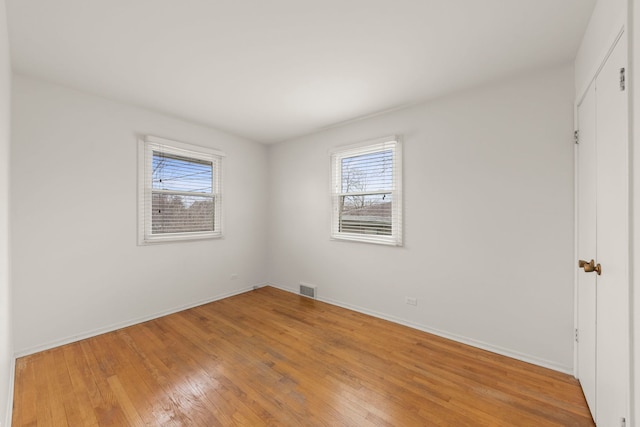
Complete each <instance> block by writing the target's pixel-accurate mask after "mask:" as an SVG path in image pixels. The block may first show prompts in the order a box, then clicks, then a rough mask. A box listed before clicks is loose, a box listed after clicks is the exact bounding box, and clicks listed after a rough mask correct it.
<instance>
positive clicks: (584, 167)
mask: <svg viewBox="0 0 640 427" xmlns="http://www.w3.org/2000/svg"><path fill="white" fill-rule="evenodd" d="M578 129H579V132H580V144H579V146H578V258H579V259H581V260H586V261H590V260H591V259H595V258H596V91H595V84H592V85H591V86H590V87H589V90H588V92H587V94H586V96H585V98H584V100H583V101H582V103H581V104H580V105H579V106H578ZM596 277H597V276H596V274H594V273H585V272H580V273H578V331H579V338H578V378H579V379H580V384H581V385H582V390H583V392H584V396H585V398H586V399H587V403H588V405H589V409H590V410H591V416H592V417H593V419H594V420H595V419H596V414H595V409H596Z"/></svg>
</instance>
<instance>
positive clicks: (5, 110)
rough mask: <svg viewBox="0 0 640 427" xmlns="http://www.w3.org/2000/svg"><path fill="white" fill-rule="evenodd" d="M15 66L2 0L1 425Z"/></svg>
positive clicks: (6, 385)
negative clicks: (10, 59) (12, 78)
mask: <svg viewBox="0 0 640 427" xmlns="http://www.w3.org/2000/svg"><path fill="white" fill-rule="evenodd" d="M10 98H11V67H10V61H9V43H8V35H7V19H6V14H5V2H4V0H0V424H2V423H3V422H5V423H6V425H8V422H9V416H10V413H11V401H10V399H11V396H12V394H13V392H12V390H11V386H12V377H13V368H12V365H13V339H12V336H11V331H12V327H11V304H10V301H11V286H10V284H9V279H10V275H9V140H10V131H9V129H10V121H11V120H10V116H11V114H10V108H11V100H10Z"/></svg>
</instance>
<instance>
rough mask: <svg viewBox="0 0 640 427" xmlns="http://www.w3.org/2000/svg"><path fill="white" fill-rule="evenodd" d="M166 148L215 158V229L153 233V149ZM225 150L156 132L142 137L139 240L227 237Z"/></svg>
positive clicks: (189, 155)
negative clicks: (223, 169) (224, 182)
mask: <svg viewBox="0 0 640 427" xmlns="http://www.w3.org/2000/svg"><path fill="white" fill-rule="evenodd" d="M154 151H156V152H158V151H159V152H162V153H167V154H170V155H177V156H182V157H187V158H192V159H196V160H204V161H207V162H211V163H212V166H213V171H212V172H213V187H212V192H211V193H206V194H207V195H211V197H213V198H214V218H215V219H214V229H213V231H196V232H183V233H166V234H152V232H151V209H152V208H151V203H152V192H153V191H154V190H153V189H152V173H151V168H152V164H153V152H154ZM224 157H225V153H224V152H222V151H219V150H214V149H211V148H205V147H200V146H197V145H193V144H186V143H184V142H178V141H173V140H170V139H165V138H160V137H157V136H152V135H145V136H142V137H141V138H139V139H138V244H139V245H150V244H157V243H168V242H178V241H187V240H200V239H217V238H221V237H223V233H222V230H223V227H222V224H223V221H222V220H223V216H222V212H223V210H222V164H223V158H224Z"/></svg>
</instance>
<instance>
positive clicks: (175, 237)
mask: <svg viewBox="0 0 640 427" xmlns="http://www.w3.org/2000/svg"><path fill="white" fill-rule="evenodd" d="M223 237H224V236H223V235H222V234H221V233H180V234H177V233H176V234H168V235H157V236H153V237H142V238H140V239H139V240H138V246H150V245H158V244H162V243H180V242H191V241H197V240H211V239H222V238H223Z"/></svg>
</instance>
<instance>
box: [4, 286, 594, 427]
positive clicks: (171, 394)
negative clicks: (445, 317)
mask: <svg viewBox="0 0 640 427" xmlns="http://www.w3.org/2000/svg"><path fill="white" fill-rule="evenodd" d="M13 425H14V426H16V427H17V426H35V425H37V426H55V427H58V426H65V425H81V426H127V425H131V426H137V425H158V426H234V425H237V426H298V425H304V426H358V427H359V426H451V425H473V426H513V425H531V426H593V422H592V420H591V417H590V414H589V410H588V409H587V406H586V403H585V400H584V396H583V395H582V392H581V390H580V387H579V384H578V382H577V381H576V380H575V379H574V378H572V377H570V376H569V375H565V374H562V373H559V372H555V371H551V370H548V369H545V368H541V367H539V366H534V365H530V364H527V363H524V362H521V361H518V360H514V359H510V358H507V357H504V356H500V355H497V354H494V353H490V352H487V351H483V350H479V349H476V348H473V347H469V346H467V345H464V344H461V343H458V342H453V341H450V340H446V339H444V338H441V337H437V336H434V335H431V334H427V333H424V332H420V331H417V330H414V329H411V328H407V327H404V326H401V325H397V324H394V323H391V322H388V321H385V320H382V319H377V318H373V317H370V316H367V315H364V314H361V313H357V312H353V311H350V310H345V309H342V308H340V307H336V306H332V305H329V304H325V303H321V302H319V301H315V300H311V299H308V298H304V297H300V296H297V295H293V294H290V293H287V292H283V291H280V290H277V289H274V288H271V287H266V288H261V289H258V290H255V291H253V292H248V293H245V294H241V295H237V296H234V297H231V298H227V299H224V300H220V301H216V302H213V303H210V304H206V305H202V306H199V307H195V308H193V309H190V310H185V311H182V312H179V313H175V314H172V315H170V316H165V317H162V318H159V319H155V320H152V321H149V322H145V323H142V324H139V325H135V326H132V327H129V328H125V329H122V330H119V331H115V332H111V333H108V334H104V335H101V336H97V337H93V338H90V339H87V340H84V341H80V342H76V343H72V344H69V345H66V346H64V347H60V348H56V349H52V350H48V351H45V352H42V353H38V354H34V355H31V356H27V357H24V358H20V359H18V361H17V362H16V380H15V392H14V411H13Z"/></svg>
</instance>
